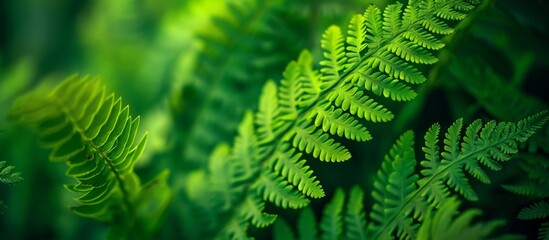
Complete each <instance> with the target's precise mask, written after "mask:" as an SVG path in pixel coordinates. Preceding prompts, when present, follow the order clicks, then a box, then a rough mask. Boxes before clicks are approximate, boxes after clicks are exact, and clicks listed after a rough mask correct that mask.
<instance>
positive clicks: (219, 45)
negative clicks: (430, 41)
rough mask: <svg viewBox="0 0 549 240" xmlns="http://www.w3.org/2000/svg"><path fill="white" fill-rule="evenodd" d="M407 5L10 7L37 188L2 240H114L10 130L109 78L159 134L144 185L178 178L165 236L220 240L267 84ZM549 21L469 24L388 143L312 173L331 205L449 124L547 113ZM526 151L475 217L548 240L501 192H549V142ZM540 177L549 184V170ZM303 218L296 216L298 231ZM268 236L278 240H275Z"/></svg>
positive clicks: (522, 201)
mask: <svg viewBox="0 0 549 240" xmlns="http://www.w3.org/2000/svg"><path fill="white" fill-rule="evenodd" d="M391 2H392V1H383V0H381V1H376V0H345V1H340V0H265V1H260V0H257V1H254V0H225V1H219V0H185V1H177V0H117V1H108V0H97V1H89V0H86V1H67V0H21V1H2V2H0V146H2V147H1V149H2V151H0V160H7V161H8V162H9V164H11V165H14V166H16V167H17V169H18V171H20V172H22V176H23V178H24V179H25V180H24V181H23V182H21V183H19V184H18V185H15V186H0V196H1V198H0V199H3V200H4V202H5V203H6V205H7V206H8V207H9V209H8V210H7V212H6V213H5V214H3V215H1V216H0V220H1V222H0V239H76V238H78V239H101V238H103V237H104V236H105V235H106V232H107V230H108V227H107V226H105V225H102V224H99V223H96V222H93V221H91V220H87V219H81V218H79V217H78V216H76V215H74V214H72V213H71V212H70V211H69V210H68V208H67V207H68V206H71V205H72V204H74V203H73V201H72V199H71V195H70V194H69V193H68V192H66V191H65V190H64V189H62V185H63V184H64V183H66V182H68V181H70V180H69V178H68V177H66V176H65V175H64V171H65V167H64V166H63V165H59V164H49V163H48V162H47V160H46V159H47V152H46V151H45V150H42V149H39V148H38V147H37V144H36V139H35V137H34V136H33V135H32V134H30V133H29V132H28V131H26V130H24V129H21V128H20V127H19V126H17V125H13V124H11V123H9V122H8V121H7V120H6V113H7V112H8V109H9V108H10V107H11V104H12V103H13V100H14V98H16V97H17V96H19V95H21V93H23V92H25V91H26V90H29V89H31V88H34V87H36V86H43V87H47V86H52V85H54V84H55V83H57V82H59V81H61V80H62V79H64V78H65V77H66V76H68V75H70V74H72V73H74V72H79V73H81V74H83V75H86V74H90V75H92V76H100V77H101V78H102V80H103V82H104V83H105V84H106V85H107V86H108V87H109V88H110V90H112V91H114V92H116V93H117V94H118V95H120V96H122V97H123V98H124V100H125V102H126V103H128V104H129V105H130V106H131V112H132V114H133V115H141V116H142V118H143V123H142V124H143V125H142V126H143V127H142V128H141V129H143V131H145V130H146V131H148V132H149V142H148V146H147V149H146V153H145V155H144V156H143V157H142V158H141V160H140V161H139V162H138V166H137V167H136V170H137V171H138V173H139V174H140V175H141V176H142V179H144V181H146V180H148V179H150V178H152V177H153V174H154V173H157V172H159V170H160V169H164V168H169V169H170V171H171V173H172V174H171V179H170V185H171V186H172V189H173V191H174V193H175V194H174V200H173V202H172V204H171V206H170V208H169V209H168V214H167V216H166V220H165V222H164V224H163V225H162V226H163V227H162V228H161V229H160V230H159V232H158V237H159V238H160V239H166V238H173V239H197V238H200V236H202V234H204V231H208V229H209V228H215V226H208V227H205V225H204V224H205V223H204V222H202V221H200V218H197V215H207V210H205V209H201V208H200V206H199V204H197V201H200V199H201V198H203V197H204V196H202V194H203V189H205V188H207V186H204V184H203V183H204V177H205V171H206V168H207V161H208V158H209V155H210V153H211V152H212V150H213V148H214V147H215V146H216V145H217V144H220V143H231V142H232V141H233V138H234V135H235V132H236V130H235V129H236V126H237V124H238V122H239V121H240V120H241V117H242V114H243V112H244V111H245V110H246V109H255V108H257V99H258V95H259V93H260V90H261V87H262V85H263V83H264V82H265V81H267V80H268V79H274V80H276V81H278V80H279V79H280V78H281V73H282V70H283V69H284V67H285V65H286V64H287V63H288V62H289V61H290V60H292V59H295V58H296V57H297V55H298V53H299V52H300V50H301V49H303V48H308V49H311V50H312V52H313V54H314V56H315V57H316V58H317V59H318V57H320V51H319V45H320V40H319V39H320V36H321V34H322V31H323V30H324V29H325V28H326V27H327V26H329V25H330V24H338V25H340V26H346V24H347V22H348V19H349V18H350V16H352V14H355V13H361V12H362V11H363V10H364V9H365V7H366V6H368V5H369V4H376V5H377V6H378V7H380V8H383V7H384V6H385V5H387V4H388V3H391ZM547 12H549V7H548V4H547V3H546V2H545V1H543V0H527V1H520V2H519V1H514V0H494V1H492V3H491V4H490V5H489V6H488V7H487V8H486V9H483V10H481V11H477V12H475V14H474V15H473V16H472V17H471V18H469V19H468V20H467V21H464V22H463V23H462V24H461V25H460V26H459V27H458V29H459V31H458V32H457V34H455V35H452V36H450V37H449V38H446V39H444V40H445V42H446V43H447V44H448V46H447V48H445V50H444V51H443V52H442V53H441V54H440V56H439V59H440V61H439V62H438V63H437V64H436V65H435V66H434V67H433V68H431V69H429V72H427V70H425V73H426V74H427V76H429V81H428V83H427V84H425V85H424V86H422V87H421V88H420V89H419V90H418V92H419V96H418V98H417V99H416V100H414V101H412V102H410V103H406V104H405V105H404V106H403V107H392V109H399V110H398V112H397V114H396V115H397V116H398V117H397V118H396V119H395V120H394V121H393V122H391V123H388V124H386V125H384V126H385V127H370V128H369V129H370V130H371V131H373V134H372V135H373V136H383V137H378V138H376V139H374V140H372V141H370V142H367V143H360V144H358V143H353V142H346V143H345V144H347V146H350V147H351V151H352V154H353V159H352V160H351V161H349V162H348V163H345V164H330V165H328V164H327V163H320V162H314V161H313V162H312V163H311V166H312V167H313V169H314V170H315V172H316V173H317V175H318V177H319V179H320V181H321V182H322V184H323V185H324V187H325V189H326V190H327V195H328V196H330V195H331V193H332V192H333V191H334V189H335V188H336V187H337V186H341V187H343V188H346V189H350V187H351V186H353V185H356V184H359V185H361V186H363V188H365V189H366V192H368V191H369V189H368V187H369V186H371V184H372V182H373V180H372V179H373V177H372V176H373V174H374V173H375V171H376V170H377V169H378V167H379V164H380V162H381V159H382V156H383V155H384V154H385V153H386V151H387V150H388V149H389V147H390V145H391V144H392V143H393V141H394V140H395V139H396V138H397V137H398V136H399V135H400V134H401V133H402V132H403V131H405V130H406V129H414V130H416V131H417V132H425V130H426V129H427V127H428V126H430V125H431V124H432V123H433V122H437V121H438V122H440V123H441V124H442V125H443V126H444V125H446V126H447V125H448V124H449V123H450V122H452V121H453V120H454V119H456V118H459V117H463V118H465V119H466V121H470V120H472V119H475V118H479V117H480V118H485V119H488V118H491V119H497V120H503V121H516V120H518V119H521V118H523V117H524V116H526V115H529V114H532V113H534V112H536V111H539V110H541V109H547V104H548V102H549V95H548V94H547V91H548V89H549V88H548V87H547V86H548V84H546V81H547V79H549V78H548V77H549V58H547V56H549V46H548V43H549V16H548V15H547V14H546V13H547ZM387 104H389V105H390V104H391V103H387ZM418 135H420V134H418ZM525 148H527V150H528V151H527V152H526V153H524V154H522V155H520V156H519V157H518V158H520V159H530V160H528V161H527V160H523V161H527V162H526V163H528V164H521V162H520V161H512V162H511V163H509V165H510V167H507V168H505V169H506V171H503V172H500V173H497V174H494V175H495V176H494V178H493V179H494V182H493V184H491V185H488V186H486V185H483V186H481V187H482V188H483V190H484V191H479V192H483V193H484V194H485V195H484V196H480V199H481V200H480V201H479V202H476V203H467V204H468V205H470V206H476V207H481V208H482V209H484V211H485V217H486V218H503V219H506V220H507V221H508V223H510V224H509V226H510V227H509V228H508V229H507V230H509V231H511V232H517V233H523V234H531V235H535V232H536V229H537V227H538V226H539V224H535V223H534V222H535V221H530V222H524V221H520V220H517V219H516V215H517V213H518V211H519V210H520V209H521V208H522V207H524V206H526V205H527V204H529V203H531V202H533V201H534V200H535V199H531V198H525V197H522V196H518V195H514V194H512V193H510V192H507V191H505V190H503V189H502V188H501V186H500V185H501V184H516V183H519V182H521V181H527V180H528V181H532V182H533V183H534V184H542V185H541V187H540V188H542V189H543V188H545V187H547V188H545V189H549V186H548V185H547V181H545V180H544V181H538V180H536V178H535V177H534V178H533V180H532V179H530V180H529V179H528V178H527V176H528V174H527V171H529V170H528V168H527V167H524V166H531V165H532V164H534V165H536V164H535V162H536V161H538V162H547V161H548V159H547V158H548V157H549V130H548V129H547V127H546V128H545V129H544V130H543V131H542V133H541V134H538V135H537V136H536V137H535V138H534V139H533V140H532V141H531V142H530V143H529V144H528V146H525ZM418 157H421V156H418ZM531 159H538V160H531ZM532 162H534V163H532ZM538 165H539V166H542V167H541V168H542V169H545V170H546V173H545V174H548V173H547V172H549V169H548V168H547V166H548V165H547V164H538ZM513 166H515V167H513ZM521 166H522V167H521ZM525 171H526V173H525ZM543 184H545V185H543ZM479 187H480V186H479ZM547 197H548V196H541V197H540V196H538V199H540V198H541V199H543V198H547ZM501 199H505V201H501ZM494 200H496V201H494ZM326 201H327V200H325V199H321V200H318V201H314V202H313V207H314V208H315V209H320V208H321V207H322V206H323V204H324V203H325V202H326ZM366 202H371V200H370V199H368V198H367V199H366ZM467 204H466V205H467ZM366 205H368V204H366ZM267 208H269V206H267ZM295 214H296V211H287V212H284V213H283V216H284V217H285V218H286V219H288V220H289V222H292V221H295V220H292V219H295V217H293V216H295ZM317 216H318V214H317ZM205 219H207V218H205ZM206 224H214V223H207V222H206ZM214 225H215V224H214ZM256 234H258V235H257V236H259V237H263V238H266V236H268V230H267V231H258V232H257V233H256Z"/></svg>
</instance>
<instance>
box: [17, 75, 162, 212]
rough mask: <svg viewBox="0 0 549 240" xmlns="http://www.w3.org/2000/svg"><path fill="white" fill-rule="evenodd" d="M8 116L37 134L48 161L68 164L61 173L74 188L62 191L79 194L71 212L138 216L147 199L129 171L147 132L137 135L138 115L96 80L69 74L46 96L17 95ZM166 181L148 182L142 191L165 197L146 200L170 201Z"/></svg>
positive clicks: (39, 94) (36, 94) (135, 177)
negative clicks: (157, 190)
mask: <svg viewBox="0 0 549 240" xmlns="http://www.w3.org/2000/svg"><path fill="white" fill-rule="evenodd" d="M10 115H11V117H12V118H14V119H17V120H19V121H20V122H22V123H24V124H26V125H29V126H30V127H31V128H33V129H34V130H35V131H36V132H37V133H38V135H39V142H40V144H41V145H42V146H44V147H46V148H50V149H52V151H51V153H50V155H49V159H50V160H51V161H54V162H65V163H66V164H67V165H68V170H67V172H66V174H67V175H68V176H71V177H74V178H75V179H76V181H77V184H74V185H66V186H65V188H66V189H67V190H69V191H71V192H74V193H76V194H78V195H80V196H79V197H78V198H76V199H75V200H76V202H78V203H79V204H80V205H79V206H75V207H73V208H72V210H73V211H74V212H75V213H76V214H78V215H81V216H84V217H89V218H93V219H96V220H100V221H112V220H113V219H114V216H115V215H119V214H122V215H125V216H127V217H130V216H131V217H130V218H134V217H137V216H135V214H136V213H135V212H134V211H138V208H140V207H142V206H143V207H144V206H145V205H147V203H146V202H147V200H145V199H147V198H145V199H143V198H141V199H139V194H140V192H141V183H140V181H139V178H138V177H137V175H136V174H135V173H134V171H133V168H134V165H135V161H136V160H137V159H138V158H139V157H140V156H141V154H142V152H143V149H144V147H145V144H146V141H147V134H146V133H145V135H144V136H143V137H142V138H140V139H138V138H137V137H136V135H137V132H138V126H139V117H136V118H134V117H132V116H130V114H129V107H128V106H124V105H123V104H122V100H121V98H120V97H118V98H117V97H115V96H114V94H109V93H108V92H107V91H106V90H105V86H104V85H103V84H101V82H100V81H99V79H97V78H90V77H87V76H86V77H80V76H79V75H73V76H71V77H69V78H67V79H66V80H65V81H63V82H61V83H60V84H59V85H58V86H57V87H56V88H55V89H54V90H53V91H52V92H51V93H49V94H44V93H42V92H33V93H30V94H28V95H26V96H23V97H21V98H20V99H19V100H18V101H17V102H16V103H15V104H14V106H13V108H12V111H11V113H10ZM162 179H163V180H162ZM166 179H167V173H163V174H160V175H159V176H158V177H157V179H155V180H154V181H152V182H151V184H150V186H149V188H148V189H147V191H152V190H151V189H153V190H156V189H160V190H162V192H161V193H162V194H165V195H164V196H162V197H154V199H149V200H152V201H160V200H161V199H162V198H164V197H168V198H169V191H168V189H167V187H166V186H165V181H166ZM161 180H162V181H164V185H163V184H160V182H161ZM153 185H155V186H153ZM164 191H166V192H164ZM166 204H167V202H165V203H164V204H160V205H158V204H157V205H158V207H163V208H165V207H166V206H167V205H166ZM148 207H150V206H148ZM155 208H156V207H154V208H153V209H155ZM150 210H152V209H150ZM162 211H163V209H161V210H160V212H162ZM154 214H158V215H159V213H157V212H155V213H154Z"/></svg>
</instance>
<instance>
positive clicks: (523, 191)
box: [502, 181, 549, 198]
mask: <svg viewBox="0 0 549 240" xmlns="http://www.w3.org/2000/svg"><path fill="white" fill-rule="evenodd" d="M547 185H548V184H540V183H537V182H534V181H524V182H520V183H516V184H512V185H511V184H506V185H502V187H503V188H504V189H505V190H507V191H510V192H512V193H514V194H518V195H523V196H532V197H540V198H545V197H549V190H547Z"/></svg>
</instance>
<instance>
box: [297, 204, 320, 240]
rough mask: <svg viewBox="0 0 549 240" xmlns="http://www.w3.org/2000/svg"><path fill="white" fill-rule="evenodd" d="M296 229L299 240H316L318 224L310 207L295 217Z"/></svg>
mask: <svg viewBox="0 0 549 240" xmlns="http://www.w3.org/2000/svg"><path fill="white" fill-rule="evenodd" d="M297 231H298V233H299V239H301V240H316V239H317V236H318V226H317V220H316V218H315V214H314V212H313V210H312V209H311V208H310V207H307V208H305V209H303V210H302V211H301V214H300V215H299V218H298V219H297Z"/></svg>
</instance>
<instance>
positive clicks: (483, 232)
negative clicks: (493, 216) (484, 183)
mask: <svg viewBox="0 0 549 240" xmlns="http://www.w3.org/2000/svg"><path fill="white" fill-rule="evenodd" d="M460 205H461V203H460V201H459V200H457V198H455V197H451V198H448V200H447V201H445V202H444V203H443V204H442V205H441V206H440V208H439V209H438V210H437V211H436V212H435V213H434V214H432V213H429V214H427V217H426V218H425V220H424V221H423V224H422V225H421V227H420V228H419V230H418V234H417V239H421V240H428V239H448V240H459V239H476V240H482V239H487V238H488V237H489V236H490V234H491V233H492V232H493V231H494V230H495V229H496V228H498V227H501V226H502V225H503V224H504V221H502V220H492V221H488V222H479V223H476V224H473V222H472V221H473V219H474V218H475V217H477V216H479V215H481V213H482V212H481V211H480V210H478V209H467V210H465V211H463V212H460V211H459V206H460ZM458 213H459V215H458Z"/></svg>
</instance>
